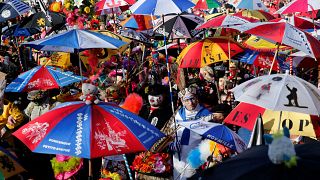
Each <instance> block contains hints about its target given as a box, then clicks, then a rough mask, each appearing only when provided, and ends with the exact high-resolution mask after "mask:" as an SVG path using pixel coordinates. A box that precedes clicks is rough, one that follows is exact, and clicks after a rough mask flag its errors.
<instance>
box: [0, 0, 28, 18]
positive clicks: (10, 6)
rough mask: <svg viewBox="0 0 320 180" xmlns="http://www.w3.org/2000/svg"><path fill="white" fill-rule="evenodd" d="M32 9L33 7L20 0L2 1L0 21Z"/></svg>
mask: <svg viewBox="0 0 320 180" xmlns="http://www.w3.org/2000/svg"><path fill="white" fill-rule="evenodd" d="M29 10H31V7H30V6H29V5H27V4H26V3H24V2H22V1H20V0H7V1H5V2H4V3H0V22H4V21H6V20H8V19H12V18H15V17H17V16H20V15H22V14H24V13H26V12H28V11H29Z"/></svg>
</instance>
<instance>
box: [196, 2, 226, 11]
mask: <svg viewBox="0 0 320 180" xmlns="http://www.w3.org/2000/svg"><path fill="white" fill-rule="evenodd" d="M220 6H221V3H220V2H219V1H217V0H199V1H198V2H197V4H196V5H195V6H194V9H204V10H206V9H212V8H217V7H220Z"/></svg>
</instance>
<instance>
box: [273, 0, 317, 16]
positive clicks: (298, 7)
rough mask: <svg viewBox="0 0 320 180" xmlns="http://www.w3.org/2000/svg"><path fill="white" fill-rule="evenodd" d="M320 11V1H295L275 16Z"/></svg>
mask: <svg viewBox="0 0 320 180" xmlns="http://www.w3.org/2000/svg"><path fill="white" fill-rule="evenodd" d="M317 9H320V2H319V0H295V1H292V2H290V3H288V4H287V5H285V6H283V7H282V8H280V9H279V10H278V11H277V12H275V14H289V13H296V12H308V11H314V10H317Z"/></svg>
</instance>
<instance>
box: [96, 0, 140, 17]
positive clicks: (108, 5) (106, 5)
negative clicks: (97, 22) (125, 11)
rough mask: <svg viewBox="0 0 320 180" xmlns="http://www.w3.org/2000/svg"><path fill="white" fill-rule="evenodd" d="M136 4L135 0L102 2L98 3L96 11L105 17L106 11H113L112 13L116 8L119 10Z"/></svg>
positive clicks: (106, 0)
mask: <svg viewBox="0 0 320 180" xmlns="http://www.w3.org/2000/svg"><path fill="white" fill-rule="evenodd" d="M134 2H135V0H117V1H115V0H100V1H98V2H97V3H96V11H97V13H98V14H100V15H105V14H106V10H109V9H111V13H114V12H113V9H114V8H119V7H120V6H128V5H131V4H133V3H134Z"/></svg>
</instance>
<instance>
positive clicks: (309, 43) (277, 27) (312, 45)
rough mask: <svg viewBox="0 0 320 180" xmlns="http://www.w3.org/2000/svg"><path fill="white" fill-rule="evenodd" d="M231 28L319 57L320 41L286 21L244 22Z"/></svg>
mask: <svg viewBox="0 0 320 180" xmlns="http://www.w3.org/2000/svg"><path fill="white" fill-rule="evenodd" d="M231 28H234V29H237V30H239V31H241V32H244V33H248V34H253V35H255V36H259V37H261V38H264V39H266V40H270V41H272V42H276V43H279V45H280V44H285V45H288V46H291V47H293V48H295V49H298V50H301V51H303V52H305V53H306V54H308V55H310V56H311V57H314V58H319V57H320V49H319V48H318V47H320V42H319V41H318V40H317V39H316V38H315V37H313V36H312V35H311V34H309V33H307V32H305V31H303V30H300V29H299V28H296V27H294V26H293V25H291V24H289V23H286V22H258V23H246V24H242V25H238V26H233V27H231Z"/></svg>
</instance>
